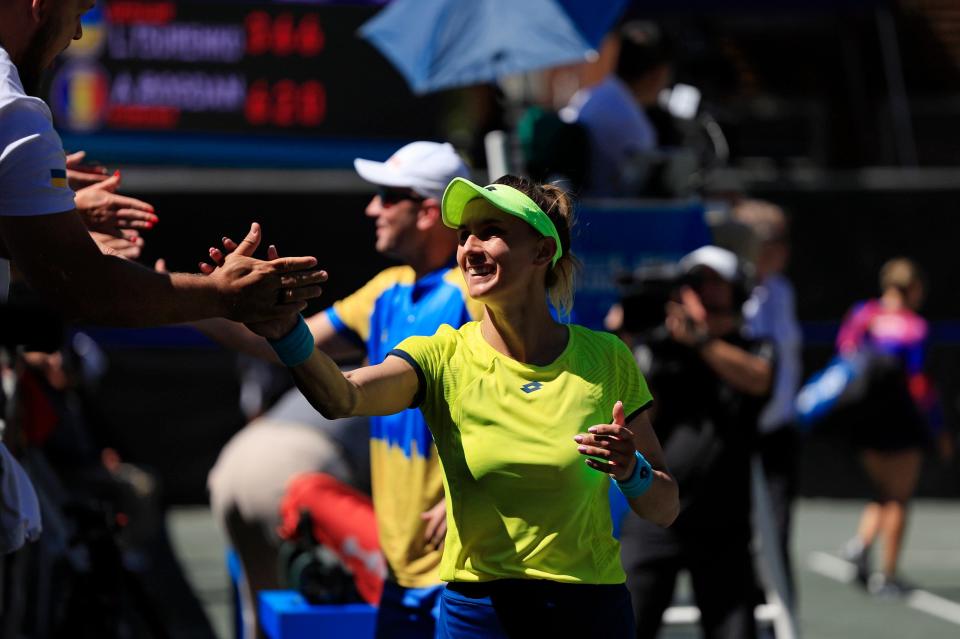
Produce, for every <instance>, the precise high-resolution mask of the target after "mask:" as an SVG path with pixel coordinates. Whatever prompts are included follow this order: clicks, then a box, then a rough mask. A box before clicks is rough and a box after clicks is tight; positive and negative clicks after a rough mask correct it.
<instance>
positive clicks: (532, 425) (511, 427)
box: [391, 322, 652, 584]
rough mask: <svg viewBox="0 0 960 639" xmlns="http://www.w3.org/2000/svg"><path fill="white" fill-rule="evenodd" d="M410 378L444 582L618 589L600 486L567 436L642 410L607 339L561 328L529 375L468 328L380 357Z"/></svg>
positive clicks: (637, 381) (636, 385) (603, 480)
mask: <svg viewBox="0 0 960 639" xmlns="http://www.w3.org/2000/svg"><path fill="white" fill-rule="evenodd" d="M391 354H392V355H396V356H399V357H402V358H404V359H405V360H407V361H408V362H410V363H411V365H412V366H413V367H414V369H415V370H417V374H418V376H419V377H420V392H419V393H418V397H417V403H419V405H420V409H421V411H422V412H423V415H424V417H425V418H426V421H427V425H428V426H429V427H430V430H431V432H432V433H433V438H434V441H435V442H436V446H437V451H438V453H439V455H440V462H441V464H442V466H443V471H444V473H443V474H444V477H443V479H444V488H445V491H446V504H447V537H446V543H445V548H444V553H443V559H442V561H441V563H440V578H441V579H443V580H445V581H487V580H491V579H510V578H520V579H550V580H554V581H561V582H571V583H588V584H617V583H623V582H624V580H625V575H624V572H623V569H622V567H621V565H620V544H619V542H618V541H617V540H616V539H614V538H613V535H612V521H611V518H610V505H609V502H608V499H607V491H608V489H609V485H610V484H609V482H610V479H609V477H608V476H607V475H605V474H603V473H600V472H597V471H595V470H592V469H591V468H589V467H588V466H587V465H586V464H585V463H584V456H583V455H581V454H580V453H578V452H577V444H576V442H574V441H573V436H574V435H576V434H577V433H582V432H584V431H586V429H587V428H589V427H590V426H592V425H594V424H605V423H610V421H611V419H612V417H611V414H612V411H613V405H614V404H615V403H616V401H617V400H622V401H623V404H624V410H625V411H626V414H627V415H628V416H630V417H632V416H633V415H635V414H636V413H638V412H639V411H640V410H642V409H644V408H646V407H647V406H648V405H649V404H650V402H651V401H652V397H651V395H650V391H649V390H648V389H647V385H646V382H645V381H644V379H643V376H642V375H641V374H640V371H639V370H638V369H637V365H636V362H635V361H634V359H633V355H632V354H631V353H630V351H629V349H628V348H627V347H626V346H625V345H624V344H623V343H622V342H621V341H620V340H619V339H618V338H617V337H615V336H614V335H610V334H607V333H599V332H596V331H591V330H589V329H587V328H584V327H582V326H577V325H569V339H568V342H567V346H566V348H565V349H564V351H563V353H562V354H561V355H560V356H559V357H558V358H557V359H556V360H554V361H553V362H552V363H551V364H549V365H547V366H532V365H529V364H523V363H521V362H518V361H516V360H513V359H511V358H509V357H507V356H505V355H502V354H501V353H499V352H497V351H496V350H495V349H494V348H493V347H492V346H490V345H489V344H488V343H487V342H486V341H485V340H484V339H483V336H482V335H481V333H480V324H479V323H478V322H470V323H467V324H465V325H464V326H463V327H462V328H460V329H459V330H455V329H453V328H451V327H450V326H441V327H440V329H439V330H438V331H437V333H436V334H435V335H433V336H432V337H410V338H407V339H405V340H404V341H403V342H401V343H400V344H399V345H398V346H397V348H396V349H395V350H394V351H392V352H391Z"/></svg>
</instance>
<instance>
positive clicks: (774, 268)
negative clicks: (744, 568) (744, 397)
mask: <svg viewBox="0 0 960 639" xmlns="http://www.w3.org/2000/svg"><path fill="white" fill-rule="evenodd" d="M733 220H734V221H736V222H739V223H741V224H744V225H746V226H747V227H748V228H749V229H750V230H751V231H752V232H753V236H754V240H755V246H756V250H755V255H753V260H752V261H753V264H754V268H755V276H756V285H755V286H754V289H753V291H752V292H751V294H750V299H748V300H747V303H746V304H745V305H744V308H743V311H744V319H745V320H746V329H747V332H748V333H749V335H750V336H751V337H754V338H757V339H766V340H768V341H770V342H772V343H773V345H774V347H775V348H776V354H777V359H776V362H777V363H776V374H775V375H774V385H773V389H772V396H771V398H770V403H768V404H767V405H766V406H765V407H764V409H763V412H761V413H760V421H759V424H758V428H759V438H758V442H757V444H758V448H759V451H760V458H761V460H762V461H763V469H764V474H765V475H766V480H767V487H768V489H769V494H770V502H771V506H772V509H773V517H774V522H775V523H776V525H777V533H778V535H779V542H780V552H781V555H782V559H783V565H784V568H785V570H786V573H787V574H786V577H787V587H788V588H789V591H788V592H787V593H786V594H787V597H788V600H789V601H790V603H792V602H793V599H794V596H795V592H794V587H793V570H792V562H791V561H790V524H791V509H792V507H793V500H794V498H795V497H796V492H797V445H798V443H799V442H798V437H797V431H796V429H795V428H794V423H793V421H794V408H793V402H794V399H795V398H796V395H797V390H798V389H799V387H800V381H801V375H802V374H803V361H802V353H801V348H802V335H801V333H800V324H799V323H798V322H797V311H796V302H795V296H794V292H793V286H792V285H791V284H790V280H788V279H787V278H786V276H785V275H784V274H783V271H784V269H785V268H786V266H787V262H788V261H789V259H790V239H789V229H788V226H787V218H786V216H785V215H784V212H783V209H781V208H780V207H779V206H776V205H775V204H771V203H770V202H762V201H760V200H744V201H742V202H739V203H738V204H737V205H736V206H735V207H734V208H733Z"/></svg>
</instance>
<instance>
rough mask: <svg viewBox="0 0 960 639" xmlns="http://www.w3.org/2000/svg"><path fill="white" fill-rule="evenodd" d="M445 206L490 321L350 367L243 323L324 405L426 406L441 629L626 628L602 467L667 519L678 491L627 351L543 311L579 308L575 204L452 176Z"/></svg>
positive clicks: (516, 186) (288, 334)
mask: <svg viewBox="0 0 960 639" xmlns="http://www.w3.org/2000/svg"><path fill="white" fill-rule="evenodd" d="M442 213H443V221H444V223H445V224H447V225H448V226H450V227H452V228H455V229H457V232H458V234H459V248H458V250H457V262H458V264H459V266H460V269H461V271H462V272H463V276H464V278H465V279H466V282H467V290H468V292H469V294H470V296H471V297H472V298H474V299H476V300H479V301H481V302H483V304H484V306H485V311H484V315H483V318H482V320H481V321H479V322H471V323H468V324H465V325H464V326H463V327H462V328H460V329H459V330H457V329H454V328H452V327H450V326H446V325H445V326H442V327H441V328H440V329H439V330H438V331H437V333H436V334H435V335H433V336H432V337H412V338H408V339H406V340H404V341H403V342H401V343H400V344H399V345H397V347H396V348H395V349H394V350H393V351H392V352H391V353H390V354H391V355H393V356H392V357H389V356H388V357H387V358H386V360H385V361H384V362H383V363H381V364H378V365H376V366H369V367H366V368H360V369H357V370H354V371H351V372H348V373H341V372H340V369H339V368H337V366H336V365H335V364H334V362H333V361H332V360H331V359H330V358H329V357H327V356H326V355H324V354H323V353H322V352H320V351H318V350H316V349H314V347H313V338H312V336H311V335H310V333H309V330H308V329H307V328H306V326H305V324H304V323H303V322H302V321H301V322H298V323H297V324H296V325H295V326H293V327H291V326H290V324H289V322H288V323H286V324H285V325H284V324H279V323H276V322H273V323H267V324H259V325H253V326H251V329H253V330H255V331H257V332H259V333H260V334H262V335H264V336H265V337H267V338H269V339H271V344H272V345H273V347H274V349H275V350H276V351H277V354H278V355H279V356H280V358H281V360H282V361H283V362H284V363H285V364H287V365H288V366H289V367H290V368H291V370H292V371H293V375H294V377H295V379H296V382H297V385H298V386H299V387H300V389H301V390H302V391H303V393H304V395H305V396H306V397H307V398H308V399H309V400H310V402H311V403H312V404H313V405H314V406H315V407H316V408H317V409H318V410H319V411H320V412H321V413H323V414H324V415H325V416H327V417H347V416H351V415H385V414H390V413H394V412H397V411H400V410H402V409H404V408H407V407H409V406H418V407H420V409H421V410H422V411H423V413H424V415H425V417H426V421H427V424H428V425H429V427H430V430H431V432H432V434H433V437H434V440H435V441H436V444H437V450H438V452H439V455H440V461H441V464H442V466H443V470H444V485H445V489H446V506H447V522H448V527H447V534H446V542H445V549H444V554H443V560H442V562H441V565H440V576H441V578H442V579H443V580H444V581H447V582H448V585H447V588H446V590H445V592H444V594H443V597H442V600H441V611H440V619H439V623H438V633H439V635H440V636H444V637H458V638H459V637H505V636H519V635H521V634H526V635H527V636H568V635H571V634H580V635H581V636H609V637H630V636H633V613H632V611H631V603H630V596H629V594H628V592H627V590H626V587H625V586H624V581H625V575H624V572H623V569H622V567H621V564H620V552H619V550H620V547H619V543H618V542H617V541H616V540H615V539H614V538H613V536H612V534H611V530H612V522H611V516H610V508H609V504H608V500H607V492H608V487H609V480H608V479H607V476H610V477H612V478H613V480H615V482H616V485H617V486H618V487H619V488H620V490H621V491H622V492H623V493H624V494H625V495H626V496H627V498H628V501H629V503H630V506H631V508H632V509H633V511H634V512H636V513H637V514H638V515H640V516H641V517H644V518H646V519H649V520H650V521H653V522H655V523H657V524H660V525H662V526H667V525H669V524H670V523H671V522H672V521H673V520H674V518H675V517H676V515H677V510H678V492H677V486H676V484H675V483H674V481H673V479H672V478H671V477H670V475H669V474H668V472H667V470H666V468H665V465H664V462H663V453H662V451H661V448H660V443H659V442H658V440H657V437H656V435H655V434H654V432H653V429H652V428H651V426H650V421H649V418H648V416H647V415H646V413H645V412H644V410H645V409H646V408H647V407H649V406H650V404H651V400H652V398H651V395H650V392H649V391H648V390H647V386H646V382H645V381H644V379H643V377H642V376H641V374H640V372H639V371H638V369H637V366H636V363H635V362H634V359H633V356H632V354H631V353H630V351H629V350H628V349H627V348H626V346H624V345H623V344H622V343H621V342H620V341H619V340H618V339H617V338H616V337H614V336H613V335H610V334H606V333H599V332H594V331H591V330H589V329H586V328H584V327H581V326H577V325H574V324H562V323H559V322H557V321H555V320H554V319H553V318H552V316H551V314H550V310H549V306H548V302H547V300H548V296H549V298H550V300H551V301H552V302H553V304H554V306H556V307H557V308H559V309H560V310H561V311H568V310H569V309H570V306H571V300H572V291H573V275H574V271H575V267H576V260H575V258H574V257H573V255H571V253H570V226H571V218H572V207H571V203H570V201H569V199H568V198H567V196H566V194H565V193H564V192H563V191H562V190H560V189H558V188H556V187H553V186H549V185H544V186H540V185H535V184H533V183H531V182H529V181H527V180H524V179H521V178H516V177H512V176H506V177H503V178H501V179H500V180H497V182H495V183H494V184H491V185H489V186H486V187H481V186H479V185H476V184H473V183H472V182H469V181H468V180H464V179H461V178H457V179H455V180H454V181H453V182H451V183H450V185H449V186H448V187H447V189H446V192H445V193H444V196H443V202H442ZM277 338H279V339H277ZM581 460H582V461H581Z"/></svg>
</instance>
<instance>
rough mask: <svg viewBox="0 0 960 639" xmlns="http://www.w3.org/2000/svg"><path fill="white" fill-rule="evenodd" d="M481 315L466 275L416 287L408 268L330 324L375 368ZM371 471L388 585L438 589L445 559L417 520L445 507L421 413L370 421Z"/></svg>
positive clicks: (447, 271)
mask: <svg viewBox="0 0 960 639" xmlns="http://www.w3.org/2000/svg"><path fill="white" fill-rule="evenodd" d="M482 309H483V307H482V306H481V305H479V304H477V303H476V302H473V301H472V300H469V298H468V297H467V293H466V286H465V284H464V281H463V275H462V274H461V273H460V271H459V270H458V269H457V268H450V267H445V268H443V269H440V270H437V271H434V272H433V273H430V274H429V275H426V276H425V277H422V278H420V279H419V280H417V279H416V274H415V273H414V271H413V269H412V268H410V267H408V266H398V267H394V268H388V269H386V270H384V271H382V272H381V273H379V274H378V275H377V276H376V277H374V278H373V279H372V280H370V281H369V282H368V283H367V284H366V285H364V286H363V287H362V288H361V289H359V290H358V291H356V292H355V293H353V294H352V295H350V296H349V297H347V298H345V299H343V300H340V301H339V302H336V303H334V305H333V307H332V308H330V309H328V310H327V316H328V317H329V318H330V321H331V322H332V323H333V325H334V327H335V328H336V329H337V331H338V332H340V333H353V334H355V335H356V336H357V337H359V338H360V339H361V340H363V341H364V342H365V343H366V346H367V356H368V358H369V360H370V364H371V365H374V364H379V363H380V362H382V361H383V360H384V358H385V357H386V356H387V353H388V352H389V351H390V350H391V349H392V348H393V347H394V346H396V345H397V344H399V343H400V342H401V341H402V340H404V339H406V338H407V337H410V336H412V335H432V334H433V333H434V332H435V331H436V330H437V328H438V327H440V326H441V325H442V324H450V325H452V326H460V325H462V324H463V323H465V322H468V321H470V320H471V319H474V318H475V317H479V316H480V314H481V313H482ZM370 468H371V472H370V475H371V486H372V492H373V505H374V510H375V513H376V518H377V529H378V534H379V537H380V546H381V548H382V549H383V554H384V556H385V557H386V559H387V564H388V565H389V567H390V573H391V578H392V579H393V580H394V581H396V583H398V584H400V585H401V586H404V587H406V588H422V587H425V586H429V585H433V584H436V583H438V581H439V577H438V575H437V566H438V565H439V564H440V555H441V551H439V550H431V549H429V548H427V546H426V543H425V541H424V530H425V523H424V522H423V521H422V520H421V519H420V513H422V512H423V511H425V510H428V509H429V508H432V507H433V506H435V505H436V504H437V503H438V502H439V501H440V500H441V499H443V480H442V472H441V470H440V465H439V462H438V460H437V453H436V447H435V446H434V445H433V439H432V437H431V436H430V431H429V429H428V428H427V425H426V423H425V422H424V419H423V415H422V414H421V413H420V411H418V410H413V409H411V410H405V411H403V412H400V413H397V414H395V415H387V416H384V417H372V418H371V419H370Z"/></svg>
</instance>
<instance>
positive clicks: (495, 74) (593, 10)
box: [360, 0, 627, 93]
mask: <svg viewBox="0 0 960 639" xmlns="http://www.w3.org/2000/svg"><path fill="white" fill-rule="evenodd" d="M626 2H627V0H394V2H392V3H390V4H389V5H388V6H387V7H386V8H384V9H383V10H382V11H381V12H380V13H378V14H377V15H376V16H375V17H374V18H372V19H371V20H370V21H368V22H367V23H366V24H364V25H363V26H362V27H361V28H360V33H361V34H362V35H363V37H365V38H366V39H367V40H369V41H370V42H371V43H373V44H374V45H375V46H376V47H377V48H378V49H380V51H381V52H382V53H383V54H384V55H385V56H386V57H387V59H389V60H390V62H392V63H393V65H394V66H395V67H397V69H399V70H400V72H401V73H402V74H403V76H404V77H405V78H406V80H407V83H408V84H409V85H410V87H411V88H412V89H413V91H414V92H415V93H427V92H429V91H437V90H439V89H445V88H449V87H455V86H465V85H469V84H478V83H481V82H492V81H494V80H496V79H497V78H500V77H503V76H507V75H511V74H514V73H522V72H524V71H532V70H534V69H542V68H546V67H551V66H556V65H560V64H568V63H571V62H579V61H583V60H587V59H589V58H590V57H591V56H592V55H595V54H596V48H597V46H598V45H599V44H600V41H601V40H602V39H603V36H604V35H605V34H606V32H607V31H608V30H609V29H610V27H611V26H612V25H613V23H614V21H615V20H616V19H617V17H618V16H619V15H620V13H621V11H622V10H623V7H624V5H625V4H626Z"/></svg>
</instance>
